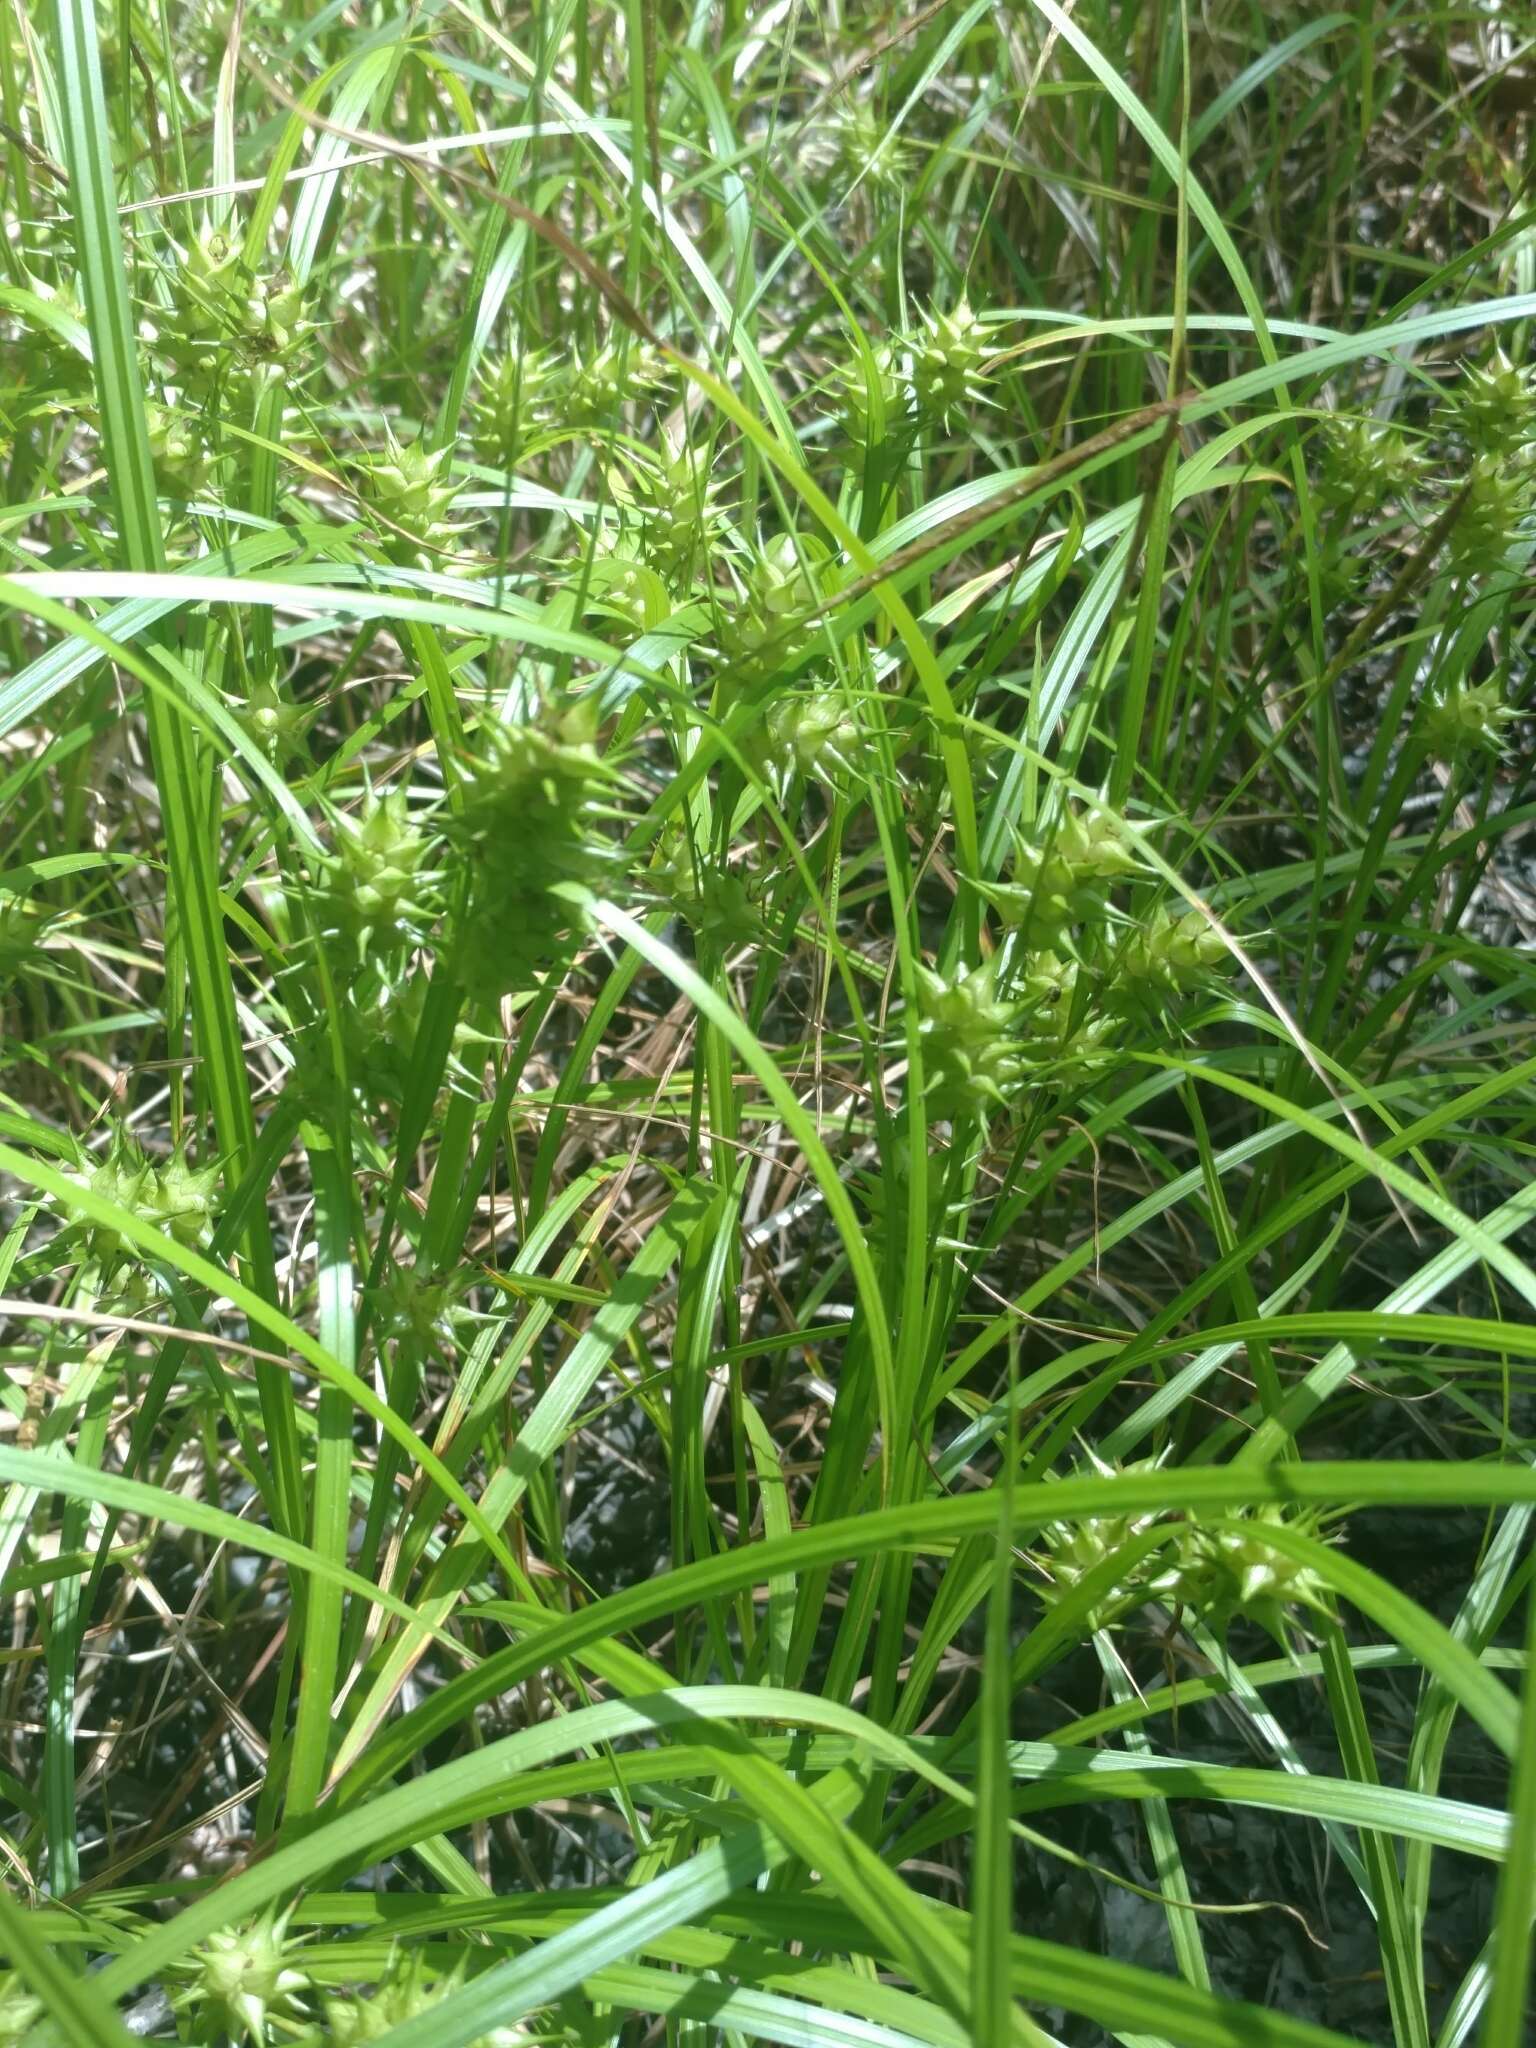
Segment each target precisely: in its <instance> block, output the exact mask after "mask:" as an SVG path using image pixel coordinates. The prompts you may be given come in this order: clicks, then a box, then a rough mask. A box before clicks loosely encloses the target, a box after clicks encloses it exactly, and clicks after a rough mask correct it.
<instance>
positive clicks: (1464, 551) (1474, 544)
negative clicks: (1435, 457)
mask: <svg viewBox="0 0 1536 2048" xmlns="http://www.w3.org/2000/svg"><path fill="white" fill-rule="evenodd" d="M1533 506H1536V468H1532V467H1530V466H1528V465H1520V464H1515V463H1511V462H1510V461H1509V460H1508V459H1507V458H1506V457H1504V456H1502V455H1491V454H1490V455H1479V456H1477V457H1476V459H1475V460H1474V461H1473V464H1472V467H1471V469H1470V470H1469V471H1468V473H1467V485H1466V498H1465V500H1464V502H1463V504H1462V507H1461V511H1460V513H1459V515H1458V516H1457V520H1456V524H1455V525H1454V526H1453V527H1452V528H1451V532H1450V539H1449V541H1448V543H1447V546H1448V549H1449V553H1450V558H1451V566H1452V568H1453V569H1455V570H1457V571H1458V572H1459V573H1460V574H1462V575H1466V576H1476V575H1487V574H1490V573H1492V572H1493V571H1495V570H1498V569H1501V568H1502V567H1503V566H1504V563H1505V561H1506V559H1507V557H1508V555H1509V551H1510V549H1511V548H1512V547H1513V546H1514V545H1515V542H1516V541H1517V540H1518V539H1519V538H1520V537H1521V531H1522V528H1523V527H1524V526H1525V524H1526V522H1527V520H1528V519H1529V518H1530V515H1531V512H1532V509H1533Z"/></svg>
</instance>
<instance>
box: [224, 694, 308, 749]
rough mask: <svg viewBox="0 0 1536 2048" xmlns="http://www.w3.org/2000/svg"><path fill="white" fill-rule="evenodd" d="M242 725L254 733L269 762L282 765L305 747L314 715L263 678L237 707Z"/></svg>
mask: <svg viewBox="0 0 1536 2048" xmlns="http://www.w3.org/2000/svg"><path fill="white" fill-rule="evenodd" d="M236 708H237V710H238V712H239V716H240V720H241V723H242V724H243V725H244V726H245V727H246V729H247V731H248V732H250V733H251V734H252V735H253V736H254V738H255V739H256V741H257V743H258V744H259V746H260V747H261V750H262V752H263V753H264V754H265V755H266V757H267V759H268V760H269V761H276V762H278V763H282V762H284V761H287V760H289V759H290V758H291V757H292V756H293V755H294V754H296V753H297V752H298V751H299V749H300V747H301V746H302V744H303V740H304V734H305V731H306V730H307V729H308V726H309V723H310V720H311V719H312V718H313V717H314V715H315V714H314V712H313V711H312V710H309V709H307V708H306V707H305V706H304V705H302V704H295V703H294V702H293V700H292V698H291V697H289V696H288V695H287V694H286V693H285V692H284V691H283V690H282V689H281V688H280V686H279V685H278V684H277V683H275V682H271V681H269V680H268V679H267V678H266V677H263V678H262V679H261V681H260V682H257V683H253V684H252V685H251V694H250V696H249V697H247V698H246V700H245V702H244V704H242V705H239V706H237V707H236Z"/></svg>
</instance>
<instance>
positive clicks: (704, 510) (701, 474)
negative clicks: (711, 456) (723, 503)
mask: <svg viewBox="0 0 1536 2048" xmlns="http://www.w3.org/2000/svg"><path fill="white" fill-rule="evenodd" d="M637 495H638V497H639V501H640V505H641V512H642V520H641V527H640V544H641V547H642V549H643V551H644V554H645V558H646V560H647V562H649V563H650V565H651V567H652V568H653V569H655V571H656V572H657V574H658V575H659V576H661V577H662V578H664V579H665V581H666V582H667V583H669V584H671V585H673V586H674V587H680V586H686V585H688V584H689V583H691V582H692V581H693V579H694V577H695V576H696V575H697V574H698V572H699V570H700V569H701V568H703V567H704V565H705V564H706V563H707V562H708V560H709V554H710V549H711V546H712V544H713V542H714V539H715V537H716V535H717V533H718V532H719V528H720V513H719V509H718V506H717V504H716V502H715V500H716V492H715V486H714V484H713V483H712V482H711V481H710V480H709V478H708V476H707V474H706V472H705V471H704V468H703V465H702V463H701V462H700V461H699V460H697V459H696V458H695V457H694V456H692V455H691V454H690V453H689V451H688V450H687V449H686V448H685V449H684V450H683V451H682V453H681V454H679V455H675V456H670V457H667V458H666V459H664V460H663V461H661V462H660V463H658V464H657V466H656V468H655V469H654V470H653V471H650V472H647V473H646V475H645V477H644V479H643V481H642V485H641V489H640V491H639V493H638V494H637Z"/></svg>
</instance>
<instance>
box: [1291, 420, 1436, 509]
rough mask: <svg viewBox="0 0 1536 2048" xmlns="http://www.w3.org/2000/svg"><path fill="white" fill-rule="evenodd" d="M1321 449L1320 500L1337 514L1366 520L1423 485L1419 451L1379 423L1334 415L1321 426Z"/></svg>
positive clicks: (1399, 435)
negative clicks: (1354, 515)
mask: <svg viewBox="0 0 1536 2048" xmlns="http://www.w3.org/2000/svg"><path fill="white" fill-rule="evenodd" d="M1321 445H1322V461H1321V465H1320V469H1319V474H1318V483H1317V490H1318V496H1319V497H1320V498H1321V500H1322V501H1323V503H1324V504H1325V505H1327V506H1329V507H1331V508H1332V509H1334V510H1336V511H1341V512H1342V511H1351V512H1355V513H1359V514H1361V515H1362V516H1365V515H1368V514H1370V513H1372V512H1375V511H1378V510H1380V508H1381V507H1382V506H1383V505H1385V504H1388V503H1389V502H1391V501H1393V500H1401V499H1403V498H1405V497H1407V496H1408V495H1409V493H1410V492H1412V491H1413V490H1414V488H1415V487H1416V486H1417V485H1418V484H1420V483H1421V482H1422V481H1423V476H1424V464H1423V460H1422V458H1421V456H1420V454H1419V452H1418V450H1417V448H1416V447H1415V446H1414V444H1413V443H1412V442H1410V441H1408V440H1407V439H1405V437H1404V436H1403V435H1402V434H1401V433H1400V432H1399V431H1398V429H1397V428H1396V427H1391V426H1385V425H1383V424H1382V423H1381V422H1380V421H1379V420H1373V419H1359V418H1356V417H1355V416H1353V415H1350V416H1348V417H1345V416H1343V415H1334V416H1333V417H1331V418H1330V419H1328V420H1327V421H1325V422H1324V424H1323V428H1322V433H1321Z"/></svg>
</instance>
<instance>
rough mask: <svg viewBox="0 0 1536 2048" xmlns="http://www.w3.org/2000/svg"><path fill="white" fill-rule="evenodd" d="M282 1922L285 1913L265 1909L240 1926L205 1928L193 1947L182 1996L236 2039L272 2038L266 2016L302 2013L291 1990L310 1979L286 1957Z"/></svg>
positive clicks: (260, 2045) (261, 2042)
mask: <svg viewBox="0 0 1536 2048" xmlns="http://www.w3.org/2000/svg"><path fill="white" fill-rule="evenodd" d="M287 1928H288V1915H287V1913H271V1912H268V1913H264V1914H263V1915H262V1917H261V1918H260V1919H259V1920H254V1921H252V1922H250V1923H249V1924H248V1925H247V1926H245V1927H241V1928H226V1929H224V1930H222V1931H221V1932H220V1933H218V1934H211V1935H210V1936H209V1937H208V1939H207V1941H206V1942H204V1944H203V1946H202V1947H201V1948H200V1949H199V1950H197V1952H196V1958H195V1960H196V1964H197V1975H196V1977H195V1979H194V1980H193V1983H192V1985H191V1986H190V1988H189V1989H188V1991H186V1992H184V1993H183V1994H182V1998H183V2001H184V2002H186V2003H189V2004H200V2005H206V2006H207V2007H209V2008H210V2009H211V2011H212V2013H213V2014H214V2016H215V2018H216V2020H217V2023H218V2024H220V2025H222V2026H223V2028H224V2029H225V2031H226V2032H227V2033H229V2034H231V2035H232V2036H233V2037H234V2039H235V2040H236V2041H242V2042H243V2041H252V2042H255V2043H256V2048H266V2044H267V2043H268V2042H269V2041H270V2040H272V2039H273V2038H274V2037H273V2035H272V2034H271V2033H270V2032H269V2028H268V2023H269V2021H271V2020H274V2019H276V2020H278V2021H280V2022H284V2023H286V2022H288V2021H294V2020H301V2019H302V2018H303V2008H302V2006H301V2005H300V2003H299V2000H298V1995H297V1994H298V1993H299V1992H301V1991H305V1990H307V1989H308V1988H309V1984H310V1979H309V1976H308V1973H307V1972H306V1971H304V1970H301V1969H295V1968H294V1967H293V1966H292V1964H291V1962H290V1960H289V1958H290V1956H291V1954H292V1947H291V1944H290V1943H289V1942H288V1941H287ZM287 2031H288V2030H287V2027H286V2025H285V2027H284V2033H285V2034H286V2033H287ZM278 2038H282V2037H278Z"/></svg>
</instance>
